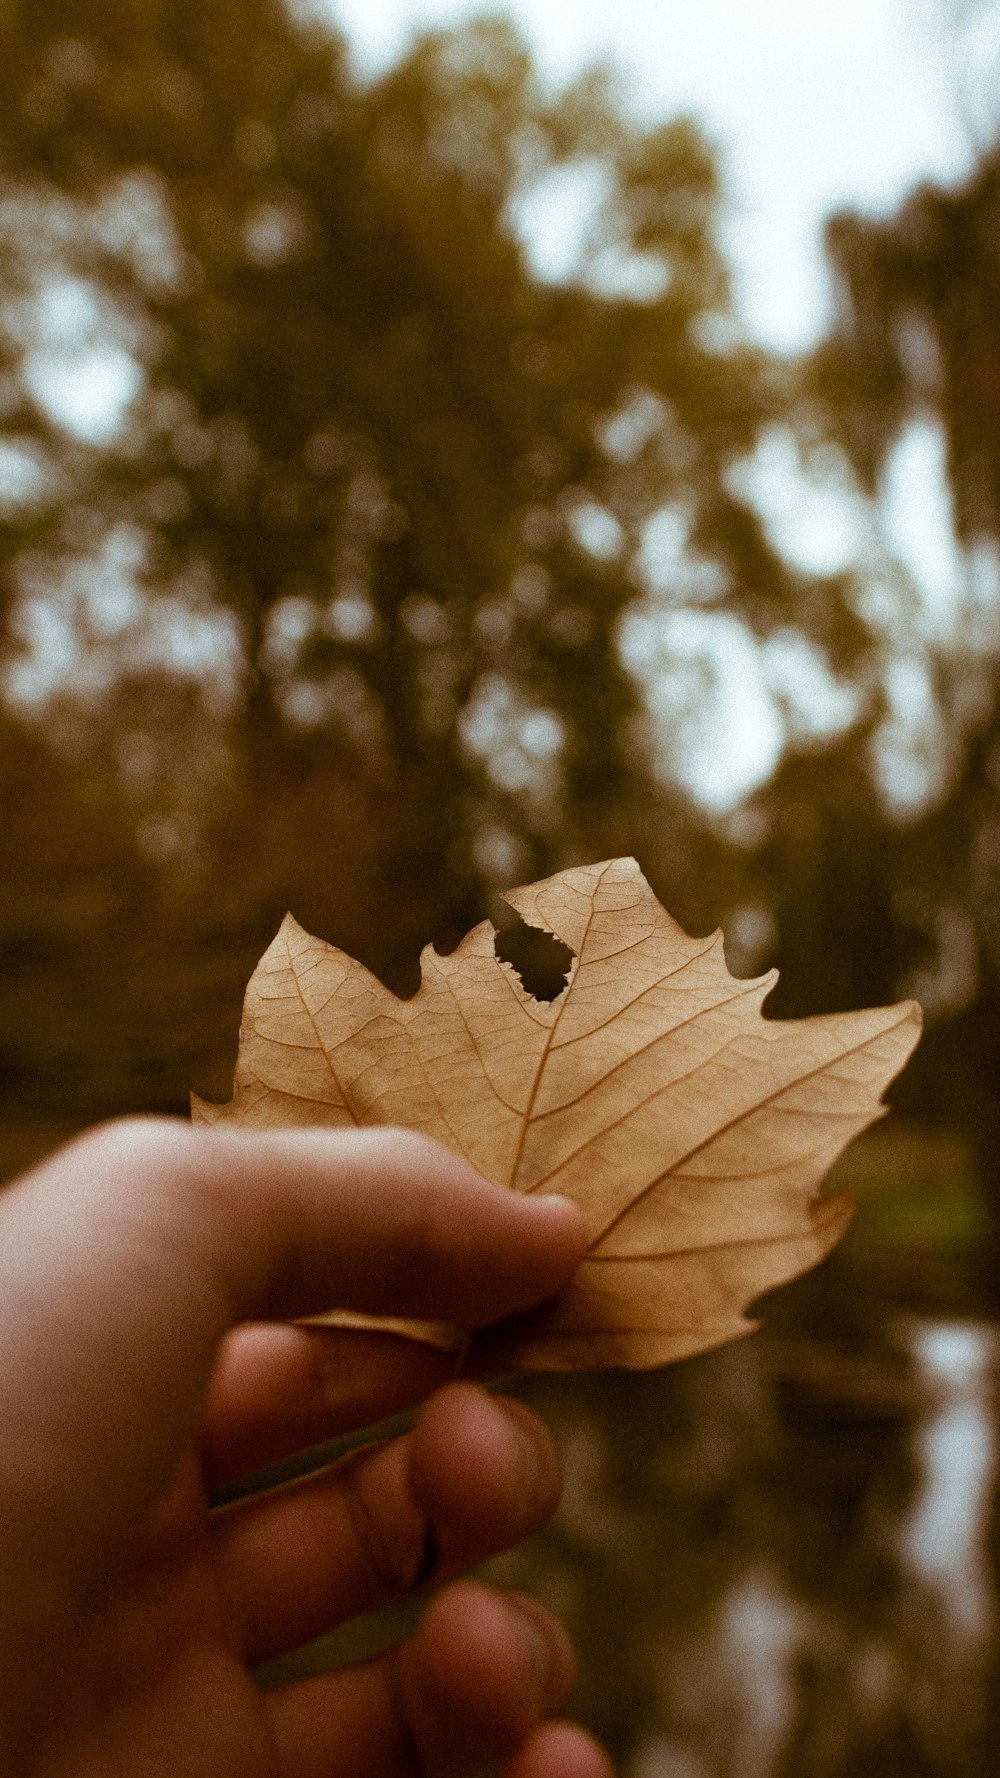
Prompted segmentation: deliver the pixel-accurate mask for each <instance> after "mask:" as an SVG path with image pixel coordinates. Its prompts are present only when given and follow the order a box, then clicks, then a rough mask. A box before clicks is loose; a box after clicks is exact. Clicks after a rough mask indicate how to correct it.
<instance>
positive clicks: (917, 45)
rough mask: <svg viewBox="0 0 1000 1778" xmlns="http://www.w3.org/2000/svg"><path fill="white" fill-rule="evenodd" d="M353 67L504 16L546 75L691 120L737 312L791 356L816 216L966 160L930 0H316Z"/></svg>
mask: <svg viewBox="0 0 1000 1778" xmlns="http://www.w3.org/2000/svg"><path fill="white" fill-rule="evenodd" d="M330 4H331V7H332V10H333V13H334V16H335V17H336V19H337V20H338V21H339V22H340V23H341V24H342V25H343V27H344V29H345V30H346V32H347V34H348V36H349V38H350V40H351V43H352V45H353V48H354V54H355V60H356V63H357V66H358V68H359V70H360V71H361V72H373V71H375V70H376V69H378V68H379V67H383V66H385V65H386V64H387V63H388V62H389V61H390V60H391V59H392V58H393V57H394V56H396V55H398V54H399V52H400V51H401V49H402V48H403V47H404V45H405V43H406V40H407V38H408V36H409V35H410V34H411V32H412V31H413V30H414V28H415V27H419V26H422V25H429V24H451V23H456V22H458V21H459V20H460V19H463V18H468V17H470V16H473V15H475V14H478V13H482V12H483V11H494V12H495V11H507V12H508V13H509V14H510V15H511V16H512V17H514V18H515V19H516V20H517V22H518V24H519V25H520V27H521V29H522V31H523V32H524V34H525V36H526V37H527V38H528V40H529V42H530V43H531V44H532V45H533V47H534V48H535V50H536V52H537V54H538V57H539V59H540V61H541V64H542V66H543V67H544V68H545V69H546V71H547V72H549V73H550V74H551V75H552V76H553V78H556V79H564V78H566V77H568V76H569V75H571V74H572V73H574V72H575V71H576V70H577V69H579V68H580V67H581V66H582V65H584V64H586V63H587V62H590V61H593V60H594V59H595V58H596V57H605V58H606V57H608V56H612V57H613V58H614V60H616V61H617V63H618V64H619V66H620V67H621V68H622V70H623V72H624V73H625V76H626V84H627V90H628V93H629V96H630V99H631V101H632V102H633V104H634V106H635V108H636V111H637V112H639V113H640V114H644V115H645V116H647V117H663V116H667V115H671V114H673V113H675V112H676V111H678V110H680V109H684V110H689V111H693V112H695V113H697V114H698V115H699V116H700V117H701V118H702V120H703V121H704V123H705V124H706V125H707V127H708V130H709V132H710V134H711V135H712V136H713V138H714V139H715V140H716V141H717V143H718V144H719V146H720V148H721V149H722V152H723V156H724V165H725V169H726V175H727V187H728V190H729V193H730V209H729V220H728V226H727V240H726V244H727V246H728V248H729V252H730V257H731V259H732V260H733V261H734V264H735V268H736V272H737V277H738V291H739V294H740V297H741V299H742V300H741V306H742V308H743V310H744V314H745V316H746V318H747V320H748V321H749V323H750V324H751V326H752V327H753V328H754V331H755V332H757V333H758V334H759V335H760V337H761V338H762V339H764V340H765V341H766V342H767V343H768V344H770V345H772V346H774V347H777V348H778V349H780V350H795V349H797V348H800V347H802V346H803V345H806V344H809V343H811V341H812V340H813V339H815V338H816V337H817V335H818V334H819V333H820V332H822V330H823V325H824V321H825V319H826V316H827V313H828V307H827V305H828V286H827V280H826V274H825V270H824V267H823V263H822V256H821V252H820V231H821V227H822V220H823V217H824V216H825V215H827V214H828V213H829V212H830V210H832V209H834V208H836V207H838V206H842V205H860V206H863V207H865V208H869V209H870V208H876V209H879V210H886V209H889V208H891V207H892V206H893V205H894V204H895V203H897V202H898V200H899V198H900V197H901V196H902V195H903V194H904V193H905V192H906V191H908V190H909V189H910V188H911V187H912V186H913V184H914V183H915V182H916V181H917V180H919V179H921V178H926V177H931V178H934V179H937V180H943V181H952V180H955V179H958V178H960V177H961V175H962V174H963V173H964V172H965V171H966V169H967V168H968V166H969V163H970V144H969V140H968V136H967V134H966V131H965V129H964V128H963V124H962V121H961V116H960V107H959V104H958V102H957V98H956V94H955V90H954V84H953V77H952V72H951V68H950V66H949V57H948V53H947V48H946V43H945V40H944V35H943V33H942V30H941V29H940V26H939V24H938V18H939V13H938V7H939V6H940V5H941V4H942V0H829V3H827V4H821V3H818V0H507V3H506V5H505V6H504V5H493V6H492V7H489V6H487V5H482V4H480V5H477V4H474V3H472V0H330Z"/></svg>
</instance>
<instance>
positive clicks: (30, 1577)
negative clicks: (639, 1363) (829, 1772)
mask: <svg viewBox="0 0 1000 1778" xmlns="http://www.w3.org/2000/svg"><path fill="white" fill-rule="evenodd" d="M585 1245H586V1233H585V1230H584V1228H583V1223H582V1218H581V1217H580V1215H579V1212H577V1211H576V1210H575V1209H574V1207H573V1206H572V1205H570V1204H567V1203H566V1202H565V1201H564V1200H561V1199H549V1200H541V1201H539V1200H532V1199H528V1198H522V1197H519V1196H517V1195H516V1194H512V1193H508V1192H503V1191H500V1190H499V1189H497V1188H495V1187H493V1186H491V1185H488V1184H486V1183H485V1182H484V1181H483V1180H481V1179H479V1177H478V1176H477V1175H476V1174H474V1173H472V1172H471V1171H470V1169H469V1168H467V1167H466V1166H465V1165H464V1163H462V1162H460V1161H458V1160H457V1159H456V1158H454V1157H453V1156H451V1155H448V1154H446V1153H445V1152H444V1151H443V1150H441V1149H439V1148H437V1147H435V1146H434V1145H433V1144H431V1143H429V1142H426V1141H424V1140H422V1139H421V1138H418V1137H415V1136H413V1135H409V1134H407V1133H404V1132H401V1131H393V1130H366V1131H357V1132H353V1131H351V1132H343V1133H341V1132H324V1131H287V1132H286V1131H282V1132H269V1133H267V1134H266V1135H258V1134H250V1133H246V1132H239V1131H232V1132H229V1131H219V1130H198V1129H193V1128H191V1127H190V1126H188V1125H186V1124H182V1123H179V1122H178V1123H174V1122H172V1121H169V1120H158V1119H140V1120H130V1121H127V1122H122V1123H116V1124H110V1125H107V1126H104V1127H103V1128H102V1129H99V1130H96V1131H92V1132H90V1133H89V1134H88V1135H86V1136H84V1137H82V1138H79V1139H78V1140H77V1141H76V1142H74V1143H71V1144H70V1145H69V1146H68V1147H67V1148H65V1149H62V1150H60V1151H59V1153H58V1154H57V1155H55V1156H54V1157H52V1159H50V1160H49V1161H47V1162H45V1163H44V1164H43V1165H42V1166H40V1167H38V1168H37V1169H36V1170H35V1171H34V1172H33V1173H31V1174H29V1175H27V1176H26V1177H25V1178H24V1179H23V1180H21V1181H19V1182H18V1183H17V1184H16V1185H15V1186H14V1187H12V1188H10V1189H9V1190H8V1191H7V1192H5V1193H4V1194H3V1196H2V1197H0V1428H2V1435H0V1775H2V1778H465V1775H468V1778H473V1775H474V1774H476V1773H480V1772H481V1771H482V1770H483V1769H484V1768H487V1767H497V1768H501V1769H502V1770H503V1772H504V1775H505V1778H610V1768H609V1766H608V1764H607V1761H606V1759H605V1757H604V1755H603V1753H602V1752H601V1751H600V1749H599V1748H598V1747H597V1746H596V1744H595V1743H594V1742H593V1741H592V1740H591V1739H590V1737H589V1736H588V1735H586V1734H585V1733H584V1732H583V1731H582V1730H581V1729H578V1728H576V1727H574V1726H573V1725H572V1724H570V1723H568V1722H563V1721H560V1720H559V1712H560V1711H561V1710H562V1709H563V1708H564V1707H565V1704H566V1700H567V1697H568V1694H569V1691H570V1687H571V1684H572V1668H573V1664H572V1656H571V1653H570V1649H569V1647H568V1644H567V1642H566V1638H565V1635H564V1634H563V1632H562V1630H561V1629H560V1628H559V1626H558V1625H557V1624H556V1623H555V1621H554V1620H553V1619H552V1618H551V1617H550V1616H549V1615H548V1613H547V1612H546V1611H544V1610H543V1609H542V1607H541V1606H540V1605H538V1604H537V1603H535V1602H534V1601H532V1600H529V1599H525V1598H521V1597H520V1596H512V1595H503V1594H500V1593H498V1592H495V1591H493V1590H491V1589H489V1588H487V1587H486V1586H484V1585H482V1584H480V1583H479V1582H474V1581H469V1580H465V1581H463V1580H459V1579H454V1578H453V1577H456V1576H459V1575H460V1574H461V1573H462V1571H463V1570H465V1569H467V1568H468V1567H469V1566H471V1565H472V1564H474V1563H476V1562H478V1561H479V1560H480V1559H482V1558H484V1557H486V1556H487V1555H490V1554H492V1553H494V1552H496V1551H499V1550H501V1549H505V1548H507V1547H509V1546H511V1545H513V1544H515V1543H516V1542H518V1541H519V1540H520V1539H521V1538H522V1537H524V1536H525V1535H527V1534H528V1533H529V1532H530V1531H532V1530H534V1529H535V1528H536V1527H537V1526H538V1525H539V1524H541V1523H542V1522H544V1520H545V1519H546V1518H547V1517H548V1516H549V1514H550V1513H551V1512H552V1510H553V1508H554V1506H555V1504H556V1500H557V1497H558V1492H559V1474H558V1465H557V1462H556V1457H555V1453H554V1451H553V1448H552V1445H551V1441H550V1440H549V1437H548V1434H547V1433H546V1431H545V1428H544V1427H543V1426H542V1424H541V1423H540V1421H538V1420H537V1419H536V1417H535V1416H534V1415H531V1414H529V1413H528V1411H527V1410H526V1409H525V1408H523V1407H521V1406H520V1405H518V1404H515V1403H511V1402H504V1401H503V1399H502V1398H495V1397H492V1396H490V1395H487V1394H486V1393H484V1392H483V1391H482V1390H480V1389H478V1388H476V1387H474V1386H473V1385H472V1384H469V1383H455V1382H447V1381H445V1379H446V1378H447V1376H448V1373H449V1360H448V1358H447V1356H446V1355H445V1354H443V1353H439V1352H438V1353H436V1352H434V1351H433V1350H432V1349H431V1348H421V1347H418V1346H416V1345H413V1344H410V1343H408V1342H406V1341H403V1340H399V1339H392V1338H388V1337H385V1336H378V1335H374V1334H372V1335H361V1334H356V1333H351V1334H348V1333H337V1332H333V1331H331V1330H326V1331H323V1330H317V1329H308V1328H303V1327H298V1326H292V1325H290V1321H291V1320H292V1319H293V1318H295V1317H299V1316H304V1315H308V1314H311V1313H316V1312H319V1311H322V1310H324V1309H327V1308H330V1307H333V1306H339V1307H344V1308H353V1309H356V1310H363V1311H369V1312H372V1313H375V1314H387V1315H396V1316H399V1315H403V1316H405V1315H411V1316H417V1317H425V1318H435V1319H446V1320H448V1321H451V1322H453V1323H455V1324H456V1325H457V1326H460V1327H465V1328H474V1327H476V1326H479V1325H486V1324H488V1323H490V1322H492V1321H495V1320H497V1319H499V1318H500V1317H502V1316H504V1315H506V1314H509V1313H512V1312H514V1311H516V1310H518V1309H521V1308H525V1307H528V1306H529V1305H531V1304H534V1303H536V1302H539V1301H542V1300H544V1299H545V1298H546V1297H547V1296H549V1295H551V1294H552V1293H553V1292H555V1291H556V1290H558V1289H559V1288H560V1287H561V1286H562V1285H563V1284H564V1283H565V1282H566V1281H567V1280H568V1279H569V1277H570V1276H571V1275H572V1273H573V1270H574V1269H575V1267H576V1265H577V1264H578V1263H579V1261H580V1259H581V1257H582V1255H583V1251H584V1248H585ZM442 1385H443V1386H442ZM420 1401H423V1402H424V1406H423V1407H422V1409H421V1411H420V1413H419V1416H418V1418H417V1420H416V1424H415V1426H414V1428H413V1430H412V1431H411V1432H409V1433H407V1434H405V1435H404V1436H402V1437H400V1438H397V1439H394V1440H392V1441H390V1442H388V1443H384V1444H382V1445H372V1446H368V1447H366V1448H364V1449H363V1450H362V1451H361V1452H360V1453H356V1454H354V1455H352V1456H351V1457H349V1458H347V1459H345V1460H344V1461H343V1462H342V1463H341V1464H340V1465H338V1466H335V1467H333V1468H327V1469H325V1470H322V1471H320V1472H318V1473H316V1474H315V1475H313V1476H311V1477H309V1478H308V1479H307V1480H305V1481H304V1482H302V1483H299V1484H293V1485H291V1486H290V1487H288V1488H286V1489H284V1490H282V1491H280V1492H278V1493H272V1494H270V1495H266V1494H265V1495H257V1496H255V1497H254V1498H252V1499H251V1500H249V1501H243V1502H240V1503H239V1504H237V1505H234V1506H230V1507H226V1508H223V1509H222V1510H221V1511H219V1510H217V1511H214V1512H210V1511H209V1508H208V1504H207V1499H208V1489H209V1488H210V1487H215V1486H217V1485H218V1484H220V1483H222V1482H224V1481H226V1480H230V1479H233V1478H235V1477H237V1476H240V1475H242V1474H245V1473H247V1472H249V1471H251V1470H253V1469H256V1468H260V1467H262V1466H263V1465H265V1464H267V1463H269V1462H272V1461H274V1460H276V1459H278V1458H279V1457H282V1456H285V1455H288V1454H289V1453H291V1452H293V1451H295V1450H297V1449H300V1448H304V1447H306V1446H308V1445H311V1444H314V1443H317V1442H319V1441H321V1440H323V1439H328V1438H332V1437H335V1436H337V1435H339V1434H340V1433H343V1432H346V1431H349V1430H352V1429H355V1428H357V1427H359V1426H366V1425H370V1424H372V1423H373V1422H375V1421H377V1420H379V1419H383V1418H385V1417H386V1416H387V1415H389V1414H392V1413H395V1412H396V1411H397V1410H399V1409H400V1408H402V1407H404V1406H408V1405H412V1404H414V1403H416V1402H420ZM428 1579H430V1580H432V1582H433V1583H434V1587H435V1588H437V1586H438V1584H439V1583H440V1582H445V1583H449V1584H446V1585H444V1587H443V1589H442V1590H440V1591H434V1593H433V1596H432V1599H431V1603H430V1604H429V1606H428V1607H427V1610H426V1611H425V1613H424V1616H423V1618H422V1619H421V1622H420V1625H419V1627H418V1629H417V1630H416V1632H415V1634H414V1635H413V1636H412V1638H411V1639H410V1640H409V1641H408V1642H407V1643H405V1644H404V1645H403V1647H402V1648H400V1649H398V1650H396V1651H394V1652H393V1653H391V1654H388V1655H386V1656H384V1657H382V1658H380V1659H378V1660H376V1661H374V1662H372V1663H369V1664H368V1665H366V1666H364V1667H361V1668H354V1669H349V1670H347V1671H342V1672H340V1673H336V1674H329V1675H323V1676H322V1677H319V1678H313V1679H307V1680H303V1681H299V1682H296V1683H293V1684H290V1685H287V1686H284V1687H280V1688H278V1689H276V1690H272V1691H268V1692H262V1691H261V1690H260V1689H259V1688H258V1687H257V1686H256V1685H255V1683H254V1681H253V1678H252V1674H253V1671H254V1669H255V1667H256V1666H258V1665H259V1664H260V1663H261V1662H263V1661H265V1660H269V1659H271V1658H272V1657H274V1656H276V1655H278V1654H281V1653H283V1652H285V1651H287V1650H289V1649H293V1648H296V1647H298V1646H300V1645H301V1644H303V1643H304V1642H306V1641H308V1640H310V1639H311V1638H313V1637H314V1636H317V1635H319V1634H320V1633H322V1632H323V1631H325V1630H327V1629H330V1628H332V1627H333V1626H335V1625H337V1624H339V1623H342V1622H344V1621H346V1620H348V1619H350V1618H352V1617H354V1616H356V1615H357V1614H358V1613H360V1612H363V1611H365V1610H367V1609H368V1608H369V1607H371V1606H373V1605H376V1604H380V1603H382V1602H384V1601H387V1600H389V1599H392V1598H396V1597H401V1596H404V1595H406V1594H409V1593H410V1592H412V1591H415V1590H421V1589H422V1588H423V1587H424V1586H425V1585H426V1583H427V1581H428Z"/></svg>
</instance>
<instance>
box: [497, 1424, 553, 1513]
mask: <svg viewBox="0 0 1000 1778" xmlns="http://www.w3.org/2000/svg"><path fill="white" fill-rule="evenodd" d="M494 1400H495V1401H496V1405H497V1407H498V1408H499V1409H500V1411H501V1413H502V1414H503V1416H504V1419H505V1420H506V1421H507V1424H508V1426H509V1427H510V1429H511V1431H512V1432H513V1434H514V1438H515V1443H516V1450H517V1463H518V1472H519V1473H518V1481H519V1487H518V1493H519V1496H520V1498H519V1502H518V1504H519V1506H520V1509H521V1511H522V1513H524V1514H525V1515H529V1514H532V1515H533V1514H535V1513H537V1512H539V1511H541V1510H546V1511H550V1510H551V1509H552V1508H553V1507H554V1506H555V1504H556V1500H557V1498H558V1488H559V1483H558V1478H557V1471H556V1469H555V1466H554V1464H553V1462H552V1453H551V1450H550V1447H549V1441H548V1435H547V1433H546V1432H545V1430H544V1428H543V1427H542V1426H541V1424H540V1423H539V1422H538V1421H537V1420H536V1419H535V1416H534V1415H533V1414H531V1413H529V1411H528V1409H527V1408H525V1407H522V1406H521V1403H520V1402H519V1401H511V1400H510V1399H509V1398H508V1397H506V1396H500V1397H494Z"/></svg>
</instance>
